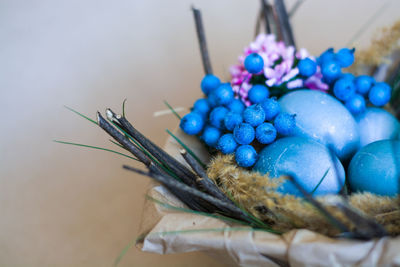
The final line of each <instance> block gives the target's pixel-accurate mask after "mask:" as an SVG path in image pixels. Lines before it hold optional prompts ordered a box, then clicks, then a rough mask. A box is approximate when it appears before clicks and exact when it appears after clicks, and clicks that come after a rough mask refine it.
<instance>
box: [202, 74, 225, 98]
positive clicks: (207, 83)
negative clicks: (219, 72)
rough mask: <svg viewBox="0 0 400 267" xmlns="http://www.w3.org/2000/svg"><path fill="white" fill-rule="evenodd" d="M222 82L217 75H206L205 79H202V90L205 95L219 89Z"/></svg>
mask: <svg viewBox="0 0 400 267" xmlns="http://www.w3.org/2000/svg"><path fill="white" fill-rule="evenodd" d="M220 83H221V81H220V80H219V79H218V77H217V76H214V75H212V74H207V75H206V76H204V78H203V80H201V85H200V86H201V90H202V91H203V93H204V94H205V95H208V94H209V93H211V92H212V91H214V90H215V89H217V88H218V86H219V85H220Z"/></svg>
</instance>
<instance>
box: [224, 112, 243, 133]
mask: <svg viewBox="0 0 400 267" xmlns="http://www.w3.org/2000/svg"><path fill="white" fill-rule="evenodd" d="M242 122H243V117H242V115H240V114H239V113H234V112H232V111H230V112H229V113H228V114H226V116H225V119H224V123H225V128H226V129H227V130H229V131H233V129H235V127H236V126H237V125H239V124H241V123H242Z"/></svg>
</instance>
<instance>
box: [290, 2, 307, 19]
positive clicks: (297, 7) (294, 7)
mask: <svg viewBox="0 0 400 267" xmlns="http://www.w3.org/2000/svg"><path fill="white" fill-rule="evenodd" d="M304 2H305V0H297V1H296V3H294V5H293V7H292V8H291V9H290V10H289V14H288V15H289V18H291V17H292V16H294V15H295V14H296V12H297V10H299V8H300V6H301V5H302V4H303V3H304Z"/></svg>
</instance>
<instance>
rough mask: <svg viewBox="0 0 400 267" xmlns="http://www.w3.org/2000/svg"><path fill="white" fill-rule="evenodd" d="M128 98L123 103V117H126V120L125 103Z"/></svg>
mask: <svg viewBox="0 0 400 267" xmlns="http://www.w3.org/2000/svg"><path fill="white" fill-rule="evenodd" d="M126 100H127V99H126V98H125V99H124V102H122V116H123V117H124V118H126V117H125V103H126Z"/></svg>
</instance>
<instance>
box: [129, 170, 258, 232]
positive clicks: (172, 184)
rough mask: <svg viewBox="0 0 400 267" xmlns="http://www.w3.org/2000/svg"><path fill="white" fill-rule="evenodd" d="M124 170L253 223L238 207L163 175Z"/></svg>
mask: <svg viewBox="0 0 400 267" xmlns="http://www.w3.org/2000/svg"><path fill="white" fill-rule="evenodd" d="M151 166H152V164H151V165H150V166H149V168H150V170H151ZM123 168H124V169H127V170H129V171H133V172H136V173H140V174H142V175H146V176H148V177H151V178H153V179H155V180H156V181H158V182H160V183H162V184H164V185H165V186H167V187H168V188H175V189H177V190H179V191H181V192H186V193H189V194H191V195H193V196H196V197H198V198H201V199H203V200H205V201H207V202H208V203H210V204H212V205H214V206H216V207H218V208H219V209H221V210H222V211H229V216H230V217H233V218H237V219H241V220H243V221H246V222H248V223H251V224H252V223H253V221H252V220H251V219H250V218H249V217H248V216H247V215H246V214H245V213H244V212H243V211H242V210H241V209H240V208H238V207H236V206H235V205H232V204H229V203H226V202H224V201H222V200H219V199H217V198H215V197H212V196H210V195H207V194H206V193H203V192H201V191H199V190H197V189H195V188H192V187H189V186H187V185H185V184H183V183H179V182H177V181H175V180H173V179H168V178H167V177H165V176H164V175H160V174H156V173H153V172H148V173H146V172H143V171H141V170H139V169H136V168H133V167H130V166H127V165H124V166H123Z"/></svg>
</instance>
